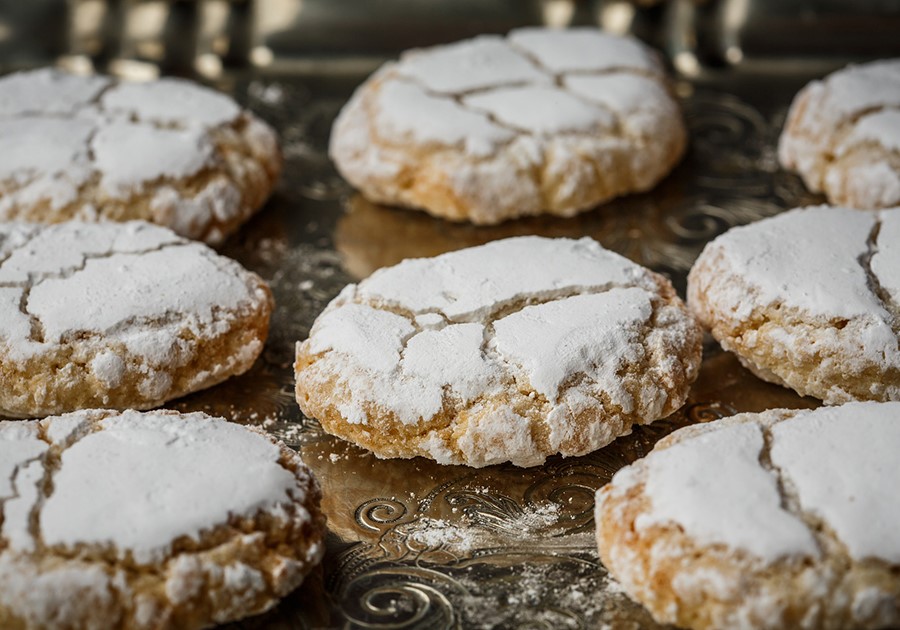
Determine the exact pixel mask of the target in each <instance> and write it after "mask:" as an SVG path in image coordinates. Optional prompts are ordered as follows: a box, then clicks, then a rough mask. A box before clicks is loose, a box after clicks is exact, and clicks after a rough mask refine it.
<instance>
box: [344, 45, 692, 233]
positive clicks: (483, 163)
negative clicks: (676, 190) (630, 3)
mask: <svg viewBox="0 0 900 630" xmlns="http://www.w3.org/2000/svg"><path fill="white" fill-rule="evenodd" d="M685 142H686V132H685V127H684V123H683V121H682V117H681V113H680V111H679V108H678V105H677V104H676V102H675V100H674V99H673V97H672V96H671V95H670V93H669V91H668V88H667V84H666V79H665V75H664V73H663V70H662V66H661V64H660V62H659V60H658V59H657V56H656V54H655V53H653V52H652V51H651V50H650V49H649V48H647V47H646V46H644V45H643V44H641V43H640V42H639V41H638V40H636V39H634V38H631V37H619V36H615V35H610V34H608V33H603V32H602V31H599V30H596V29H590V28H585V29H570V30H551V29H542V28H527V29H520V30H515V31H512V32H511V33H510V34H509V35H508V36H506V37H499V36H493V35H490V36H481V37H476V38H475V39H471V40H466V41H462V42H458V43H455V44H450V45H446V46H437V47H434V48H428V49H423V50H413V51H409V52H407V53H405V54H404V55H403V56H402V57H401V59H400V61H399V62H396V63H393V62H392V63H388V64H385V65H384V66H382V68H381V69H380V70H378V71H377V72H376V73H375V74H373V75H372V76H371V77H370V78H369V79H368V80H367V81H366V82H365V83H364V84H363V85H362V86H361V87H360V88H359V89H358V90H357V91H356V93H355V94H354V95H353V97H352V98H351V99H350V102H349V103H348V104H347V105H346V106H345V107H344V109H343V110H342V111H341V113H340V115H339V116H338V119H337V121H336V122H335V125H334V128H333V130H332V135H331V147H330V153H331V156H332V158H333V159H334V161H335V164H336V166H337V168H338V170H339V171H340V172H341V174H342V175H343V176H344V177H345V178H346V179H347V180H348V181H349V182H350V183H351V184H353V185H354V186H356V187H357V188H358V189H359V190H360V191H361V192H362V193H363V194H364V195H365V196H366V197H368V198H369V199H371V200H373V201H377V202H381V203H388V204H396V205H401V206H408V207H413V208H421V209H423V210H425V211H426V212H428V213H430V214H433V215H435V216H439V217H444V218H447V219H452V220H456V221H471V222H473V223H478V224H493V223H498V222H500V221H503V220H505V219H510V218H514V217H521V216H528V215H536V214H543V213H549V214H553V215H559V216H572V215H574V214H576V213H578V212H580V211H583V210H586V209H588V208H591V207H593V206H595V205H596V204H598V203H601V202H604V201H607V200H609V199H612V198H613V197H616V196H619V195H624V194H628V193H633V192H638V191H644V190H649V189H650V188H652V187H653V186H655V185H656V183H657V182H659V181H660V180H661V179H662V178H663V177H664V176H665V175H666V174H667V173H668V172H669V171H670V170H671V169H672V167H673V166H674V165H675V164H676V163H677V162H678V161H679V159H680V158H681V155H682V153H683V152H684V148H685Z"/></svg>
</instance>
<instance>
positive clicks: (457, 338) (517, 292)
mask: <svg viewBox="0 0 900 630" xmlns="http://www.w3.org/2000/svg"><path fill="white" fill-rule="evenodd" d="M700 341H701V336H700V331H699V328H698V326H697V325H696V323H695V322H694V321H693V319H692V318H691V316H690V315H689V314H688V313H687V311H686V309H685V307H684V304H683V303H682V302H681V300H679V299H678V297H677V296H676V295H675V291H674V290H673V289H672V285H671V284H670V283H669V282H668V281H667V280H666V279H665V278H663V277H662V276H659V275H657V274H655V273H653V272H651V271H650V270H648V269H645V268H643V267H640V266H639V265H636V264H634V263H632V262H630V261H629V260H627V259H625V258H623V257H621V256H619V255H617V254H614V253H612V252H610V251H607V250H605V249H603V248H602V247H600V245H599V244H597V243H596V242H595V241H592V240H591V239H588V238H584V239H581V240H578V241H575V240H569V239H545V238H539V237H521V238H511V239H506V240H502V241H494V242H493V243H489V244H487V245H483V246H480V247H473V248H470V249H464V250H461V251H457V252H451V253H448V254H443V255H441V256H437V257H435V258H420V259H411V260H406V261H404V262H402V263H400V264H399V265H396V266H394V267H390V268H387V269H381V270H379V271H377V272H375V273H374V274H373V275H372V276H371V277H370V278H368V279H367V280H364V281H363V282H361V283H360V284H358V285H354V284H351V285H348V286H347V287H346V288H345V289H344V291H342V292H341V294H340V295H339V296H338V297H337V298H335V299H334V300H333V301H332V302H331V304H329V305H328V307H327V308H326V309H325V311H324V312H323V313H322V315H321V316H319V318H318V319H317V320H316V322H315V323H314V324H313V327H312V331H311V332H310V335H309V339H307V340H306V341H304V342H303V343H301V344H299V346H298V348H297V362H296V365H295V368H296V374H297V401H298V402H299V404H300V408H301V409H302V410H303V412H304V413H305V414H307V415H309V416H311V417H314V418H317V419H318V420H319V421H320V422H321V423H322V426H323V427H324V428H325V429H326V430H327V431H329V432H331V433H333V434H335V435H337V436H340V437H342V438H345V439H347V440H350V441H352V442H355V443H356V444H359V445H361V446H363V447H365V448H368V449H370V450H371V451H373V452H374V453H375V454H376V455H378V456H379V457H414V456H418V455H421V456H423V457H429V458H431V459H434V460H436V461H437V462H439V463H442V464H467V465H469V466H487V465H490V464H498V463H501V462H506V461H510V462H512V463H513V464H515V465H517V466H534V465H537V464H540V463H542V462H543V461H544V459H545V458H546V457H547V456H549V455H552V454H555V453H561V454H563V455H566V456H569V455H581V454H584V453H588V452H590V451H593V450H595V449H598V448H600V447H602V446H604V445H606V444H608V443H609V442H611V441H612V440H613V439H615V438H616V437H618V436H620V435H624V434H627V433H629V432H630V430H631V426H632V424H635V423H637V424H642V423H648V422H652V421H654V420H656V419H659V418H662V417H665V416H667V415H668V414H670V413H671V412H673V411H674V410H675V409H677V408H678V407H680V406H681V405H682V403H683V402H684V400H685V398H686V396H687V391H688V388H689V386H690V384H691V383H692V382H693V381H694V379H695V378H696V376H697V371H698V368H699V363H700Z"/></svg>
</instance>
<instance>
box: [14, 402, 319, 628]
mask: <svg viewBox="0 0 900 630" xmlns="http://www.w3.org/2000/svg"><path fill="white" fill-rule="evenodd" d="M110 422H112V423H114V424H112V425H110V424H109V423H110ZM27 430H34V438H37V439H39V440H40V443H43V444H44V445H45V450H44V451H43V453H42V454H41V455H40V456H39V457H38V458H37V461H40V462H41V463H42V464H43V466H44V469H45V472H46V475H47V477H46V479H45V481H44V482H43V483H41V484H40V485H39V486H38V491H39V492H38V496H37V497H36V498H35V499H36V500H35V504H34V507H33V512H34V517H33V518H32V519H30V521H29V523H28V528H27V535H28V536H30V538H31V542H32V543H33V544H32V545H31V546H27V545H23V544H22V536H21V534H19V535H16V536H10V534H11V533H12V532H11V528H10V523H9V522H8V510H9V502H10V498H9V497H7V498H6V500H5V501H4V502H3V505H2V508H3V514H4V519H3V529H2V535H0V584H2V585H3V588H2V589H0V622H2V623H3V626H4V627H11V628H49V627H60V628H75V627H117V628H124V629H138V628H176V627H177V628H200V627H207V626H209V625H211V624H214V623H223V622H226V621H231V620H234V619H237V618H240V617H244V616H247V615H252V614H256V613H259V612H262V611H264V610H266V609H268V608H270V607H272V606H273V605H274V604H275V603H277V600H278V598H280V597H282V596H284V595H286V594H287V593H288V592H289V591H291V590H293V589H294V588H296V587H297V586H298V585H299V584H300V582H301V581H302V580H303V577H304V576H305V575H306V574H307V573H308V572H309V570H310V569H311V568H312V566H313V565H315V564H316V563H317V562H318V561H319V560H320V559H321V556H322V552H323V544H322V537H323V534H324V518H323V517H322V515H321V512H320V511H319V500H320V490H319V486H318V484H317V483H316V481H315V479H314V478H313V477H312V475H311V473H310V472H309V470H308V469H307V468H306V467H305V466H304V465H303V463H302V462H301V461H300V458H299V457H298V456H297V454H296V453H294V452H293V451H291V450H290V449H288V448H287V447H285V446H284V445H283V444H280V443H277V442H276V441H275V440H274V439H273V438H271V437H269V436H267V435H266V434H264V433H263V432H261V431H258V430H255V429H248V428H244V427H237V426H234V425H228V424H227V423H226V422H225V421H224V420H222V419H212V418H210V417H208V416H205V415H204V414H188V415H180V414H177V413H175V412H170V411H163V412H153V413H150V414H139V413H137V412H133V411H129V412H125V413H124V414H122V415H120V414H117V413H115V412H111V411H97V410H92V411H82V412H77V413H75V414H68V415H67V416H59V417H53V418H47V419H45V420H43V421H41V422H40V423H38V422H37V421H32V422H17V423H12V422H7V423H2V424H0V440H16V439H18V440H19V442H21V441H22V439H23V438H22V436H21V433H22V432H23V431H27ZM110 431H112V432H113V433H112V434H113V435H115V436H117V437H116V438H113V439H114V440H115V439H121V440H123V442H122V443H121V446H122V447H123V448H124V447H127V446H128V442H129V441H132V442H133V443H134V444H137V443H140V444H141V445H142V447H143V448H144V449H149V451H147V452H148V453H149V452H152V451H153V450H154V449H155V450H158V449H159V448H160V442H159V438H160V437H165V436H167V435H169V433H171V434H172V436H173V437H172V438H171V439H172V441H173V442H175V443H174V445H172V443H169V444H170V445H169V446H165V448H167V449H169V451H171V453H172V454H171V457H172V458H173V460H172V461H173V462H174V461H176V460H177V459H178V458H179V457H181V460H183V459H184V456H185V454H186V453H187V451H184V449H180V452H181V453H182V454H181V455H179V454H178V452H177V451H178V449H177V450H176V451H172V450H171V449H173V448H176V447H177V446H178V443H177V441H178V440H180V441H181V442H184V441H185V440H187V441H190V440H191V439H193V438H192V436H194V435H196V436H197V438H199V439H204V438H205V439H206V440H213V441H214V445H213V446H209V445H206V446H202V445H201V444H195V445H192V446H191V449H190V450H191V452H193V453H196V454H197V456H199V457H202V458H206V459H208V460H209V461H208V462H206V464H205V465H208V466H215V467H217V468H215V470H206V471H198V472H197V477H198V479H197V480H196V481H194V480H186V479H182V480H181V483H179V484H175V485H174V486H173V485H171V480H169V481H168V482H166V483H165V484H164V486H163V488H162V490H161V491H162V492H163V495H164V496H169V495H171V496H169V500H172V501H184V500H186V498H189V497H190V493H191V492H192V491H196V490H195V487H196V488H202V487H203V484H204V483H206V484H207V485H208V480H209V479H211V478H212V477H211V475H212V476H215V475H224V476H225V477H227V476H229V475H231V476H232V477H234V476H240V475H250V474H254V475H255V477H253V478H251V477H245V478H243V479H241V480H239V481H235V482H232V484H229V485H232V487H233V489H234V490H235V491H236V492H230V493H226V494H225V495H220V496H218V497H211V496H204V497H203V498H198V499H197V500H196V501H195V503H196V505H195V506H192V507H191V508H190V509H188V510H187V511H185V510H182V509H179V510H177V511H176V518H177V519H179V520H178V522H176V523H173V524H161V522H162V521H164V520H165V519H167V518H169V516H168V515H166V514H165V513H164V512H165V511H164V510H163V511H160V512H159V513H152V514H150V513H148V514H147V515H146V516H145V517H143V518H142V519H141V520H142V526H141V528H140V529H139V532H138V535H139V536H141V537H142V540H145V539H146V540H149V541H150V543H149V544H150V545H152V553H150V554H149V555H148V552H147V550H145V549H142V548H141V547H140V545H139V546H138V547H135V548H134V550H133V549H132V548H131V547H129V543H127V542H124V541H126V540H127V539H128V537H129V536H130V534H129V533H128V527H129V525H128V523H129V519H133V518H134V511H135V510H136V509H137V506H141V505H144V504H146V506H145V507H146V509H150V508H151V507H152V504H153V502H154V501H155V500H158V499H154V496H153V495H145V494H143V492H142V491H145V490H146V488H142V487H140V484H141V483H142V482H141V481H140V479H141V475H140V473H137V474H136V473H135V472H133V471H131V470H128V469H126V468H122V469H118V468H116V467H117V466H118V467H123V466H125V467H128V466H129V465H130V464H131V463H134V462H133V461H126V458H127V457H129V456H128V455H119V456H118V458H117V457H111V458H102V459H101V460H100V461H101V463H99V464H93V463H88V462H86V461H85V457H86V456H85V455H77V454H76V451H81V452H82V453H84V452H85V450H86V449H87V452H88V453H90V450H89V449H90V448H92V447H90V446H89V442H90V441H91V440H94V441H96V440H97V439H100V440H104V439H105V438H104V435H106V434H109V432H110ZM11 432H17V433H19V434H20V436H19V437H15V436H12V435H10V434H11ZM166 432H169V433H166ZM154 436H155V437H154ZM141 440H144V441H147V440H149V441H147V442H146V444H144V442H141ZM154 440H156V443H154ZM211 448H212V449H213V450H210V449H211ZM198 449H199V450H198ZM216 449H222V452H230V451H234V450H235V449H238V450H240V452H241V454H237V455H232V457H234V456H237V457H242V456H246V457H247V458H252V460H253V461H252V462H247V465H248V466H253V467H254V468H252V469H251V468H247V469H246V470H245V469H244V468H241V469H239V470H232V471H229V470H226V469H224V468H223V461H221V457H219V461H216V457H218V456H217V455H215V450H216ZM247 453H252V454H251V455H246V454H247ZM6 456H7V457H9V456H10V454H9V453H7V454H6ZM87 457H88V459H90V456H89V455H88V456H87ZM140 457H141V455H139V456H138V458H140ZM146 457H150V458H152V457H153V456H151V455H149V454H148V455H146ZM179 461H180V460H179ZM155 463H156V464H157V465H159V466H160V467H161V468H163V467H165V466H166V463H165V462H164V460H162V459H160V460H159V461H158V462H155ZM171 463H172V462H170V464H171ZM183 464H184V462H183V461H180V463H179V465H183ZM0 465H2V463H0ZM93 465H98V466H100V467H103V466H106V467H108V468H111V469H108V470H103V471H101V476H102V474H103V473H106V474H109V475H111V477H112V479H116V476H123V477H124V478H125V479H126V481H124V482H120V481H115V482H113V481H112V480H107V481H106V482H105V484H104V482H103V480H102V479H99V480H97V481H94V482H93V483H94V484H99V485H96V486H94V487H93V489H91V490H89V493H90V494H95V495H97V496H96V497H95V498H94V500H90V499H89V500H88V501H87V503H84V504H78V496H72V495H71V493H72V492H79V491H78V490H77V488H78V486H77V485H75V486H73V485H72V480H73V479H78V476H79V475H82V476H83V475H84V474H86V473H85V472H84V471H83V468H84V467H85V466H88V467H89V466H93ZM153 465H154V463H153V462H144V464H143V466H149V467H151V468H152V467H153ZM13 474H14V475H15V474H16V473H15V472H13ZM88 474H90V473H88ZM178 474H180V473H178ZM165 475H166V472H165V471H164V470H160V471H159V475H158V477H159V479H157V481H158V482H159V483H162V482H163V481H164V477H165ZM145 481H146V479H145ZM110 483H125V484H126V485H127V484H129V483H130V484H136V485H135V487H133V488H131V489H130V490H129V492H130V494H131V496H130V499H129V505H127V506H126V505H118V506H117V505H107V506H106V507H105V508H104V507H103V506H104V505H105V504H104V503H103V496H104V495H105V494H106V490H104V489H103V487H104V485H106V484H110ZM60 484H62V486H63V487H62V488H55V487H54V486H55V485H57V486H58V485H60ZM242 484H244V485H246V491H245V490H244V489H242V488H240V486H241V485H242ZM59 492H64V493H66V495H65V496H61V497H57V494H58V493H59ZM238 494H239V495H240V496H241V498H235V497H236V495H238ZM161 496H162V495H161ZM54 501H63V502H67V503H66V507H65V509H64V510H63V511H62V512H61V511H60V509H58V508H57V506H54V505H53V503H54ZM69 502H74V504H73V505H74V507H70V506H68V503H69ZM198 506H199V507H198ZM104 509H105V510H107V511H106V512H104V511H103V510H104ZM194 513H196V515H199V516H200V518H201V519H202V520H200V521H196V522H192V521H191V520H190V518H192V517H191V516H189V515H190V514H194ZM66 515H67V516H66ZM60 516H63V517H64V518H66V520H67V521H68V522H69V524H68V525H65V526H64V529H63V531H64V532H65V534H66V536H67V537H69V538H72V540H65V541H56V540H55V539H52V538H51V540H46V538H47V532H48V531H50V532H53V533H52V534H51V536H53V537H58V536H59V526H58V519H59V517H60ZM84 518H87V519H89V520H88V522H90V519H95V520H96V522H97V523H98V524H99V525H100V528H101V530H102V532H108V534H107V533H99V534H97V533H96V528H95V527H92V528H89V529H87V530H85V531H87V532H88V538H86V539H84V540H82V539H79V536H80V534H78V533H77V532H79V531H81V530H82V529H84V527H82V521H83V519H84ZM206 519H208V520H206ZM158 522H159V523H158ZM172 525H174V527H175V528H176V529H171V532H172V533H171V534H167V533H165V532H167V531H170V530H168V529H166V528H170V527H172ZM159 527H162V528H163V529H162V530H160V529H159ZM73 531H74V532H75V533H74V534H73V533H72V532H73ZM158 531H162V532H163V536H162V537H160V536H159V535H158V533H157V532H158ZM177 532H182V533H180V534H179V533H177ZM70 534H71V535H70ZM107 535H109V536H110V539H109V540H108V541H104V537H105V536H107ZM98 536H99V538H98V539H97V540H94V539H92V537H93V538H97V537H98ZM154 536H155V537H156V539H154V538H153V537H154ZM51 542H52V543H53V544H50V543H51ZM140 544H143V543H140ZM133 551H134V552H133Z"/></svg>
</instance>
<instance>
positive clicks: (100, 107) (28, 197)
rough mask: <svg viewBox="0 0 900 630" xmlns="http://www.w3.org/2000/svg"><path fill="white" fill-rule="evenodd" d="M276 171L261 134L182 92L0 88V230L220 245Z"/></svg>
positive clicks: (269, 142) (179, 83) (14, 81)
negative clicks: (83, 227)
mask: <svg viewBox="0 0 900 630" xmlns="http://www.w3.org/2000/svg"><path fill="white" fill-rule="evenodd" d="M280 171H281V154H280V152H279V149H278V144H277V139H276V136H275V132H274V131H273V130H272V129H271V128H270V127H269V126H268V125H266V124H265V123H264V122H262V121H261V120H260V119H258V118H257V117H256V116H254V115H253V114H251V113H250V112H249V111H247V110H243V109H241V108H240V106H238V104H237V103H235V102H234V101H233V100H231V99H230V98H229V97H227V96H225V95H224V94H220V93H218V92H215V91H213V90H210V89H207V88H204V87H201V86H199V85H196V84H194V83H191V82H189V81H184V80H181V79H169V78H167V79H161V80H159V81H150V82H147V83H126V82H120V81H118V80H116V79H113V78H111V77H103V76H91V77H82V76H75V75H70V74H66V73H64V72H61V71H57V70H52V69H49V68H45V69H42V70H36V71H32V72H21V73H17V74H12V75H8V76H6V77H3V78H0V221H29V222H39V223H59V222H61V221H68V220H72V219H78V220H85V221H88V220H89V221H97V220H114V221H127V220H132V219H141V220H145V221H150V222H153V223H157V224H160V225H164V226H166V227H168V228H171V229H172V230H174V231H175V232H177V233H179V234H181V235H182V236H186V237H188V238H192V239H197V240H203V241H206V242H208V243H210V244H216V243H219V242H221V241H222V240H224V238H225V237H226V236H228V235H229V234H231V233H232V232H234V231H235V230H236V229H237V228H238V226H239V225H240V224H241V223H243V222H244V221H246V220H247V219H248V218H249V217H250V216H251V215H252V214H253V213H254V212H256V211H257V210H258V209H259V208H260V207H261V206H262V205H263V203H264V202H265V200H266V199H267V198H268V197H269V194H270V193H271V192H272V189H273V187H274V185H275V182H276V180H277V179H278V175H279V173H280Z"/></svg>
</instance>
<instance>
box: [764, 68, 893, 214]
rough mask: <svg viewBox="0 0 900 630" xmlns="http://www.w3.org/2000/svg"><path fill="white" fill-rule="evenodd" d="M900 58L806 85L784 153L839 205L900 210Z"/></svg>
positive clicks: (784, 137) (785, 160) (784, 160)
mask: <svg viewBox="0 0 900 630" xmlns="http://www.w3.org/2000/svg"><path fill="white" fill-rule="evenodd" d="M898 109H900V59H891V60H885V61H876V62H872V63H867V64H862V65H858V66H849V67H847V68H844V69H843V70H839V71H838V72H835V73H833V74H830V75H828V76H827V77H825V78H824V79H822V80H821V81H813V82H812V83H810V84H809V85H807V86H806V87H805V88H803V89H802V90H801V91H800V93H799V94H797V97H796V98H795V99H794V103H793V104H792V105H791V110H790V112H789V114H788V120H787V124H786V125H785V128H784V131H783V132H782V134H781V140H780V144H779V147H778V155H779V158H780V160H781V164H782V166H784V167H785V168H787V169H790V170H792V171H796V172H797V173H799V174H800V176H801V177H803V181H804V182H805V183H806V185H807V187H808V188H809V189H810V190H812V191H813V192H817V193H818V192H824V193H825V195H826V196H827V197H828V201H829V202H831V203H833V204H835V205H845V206H850V207H852V208H888V207H891V206H896V205H900V111H898Z"/></svg>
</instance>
